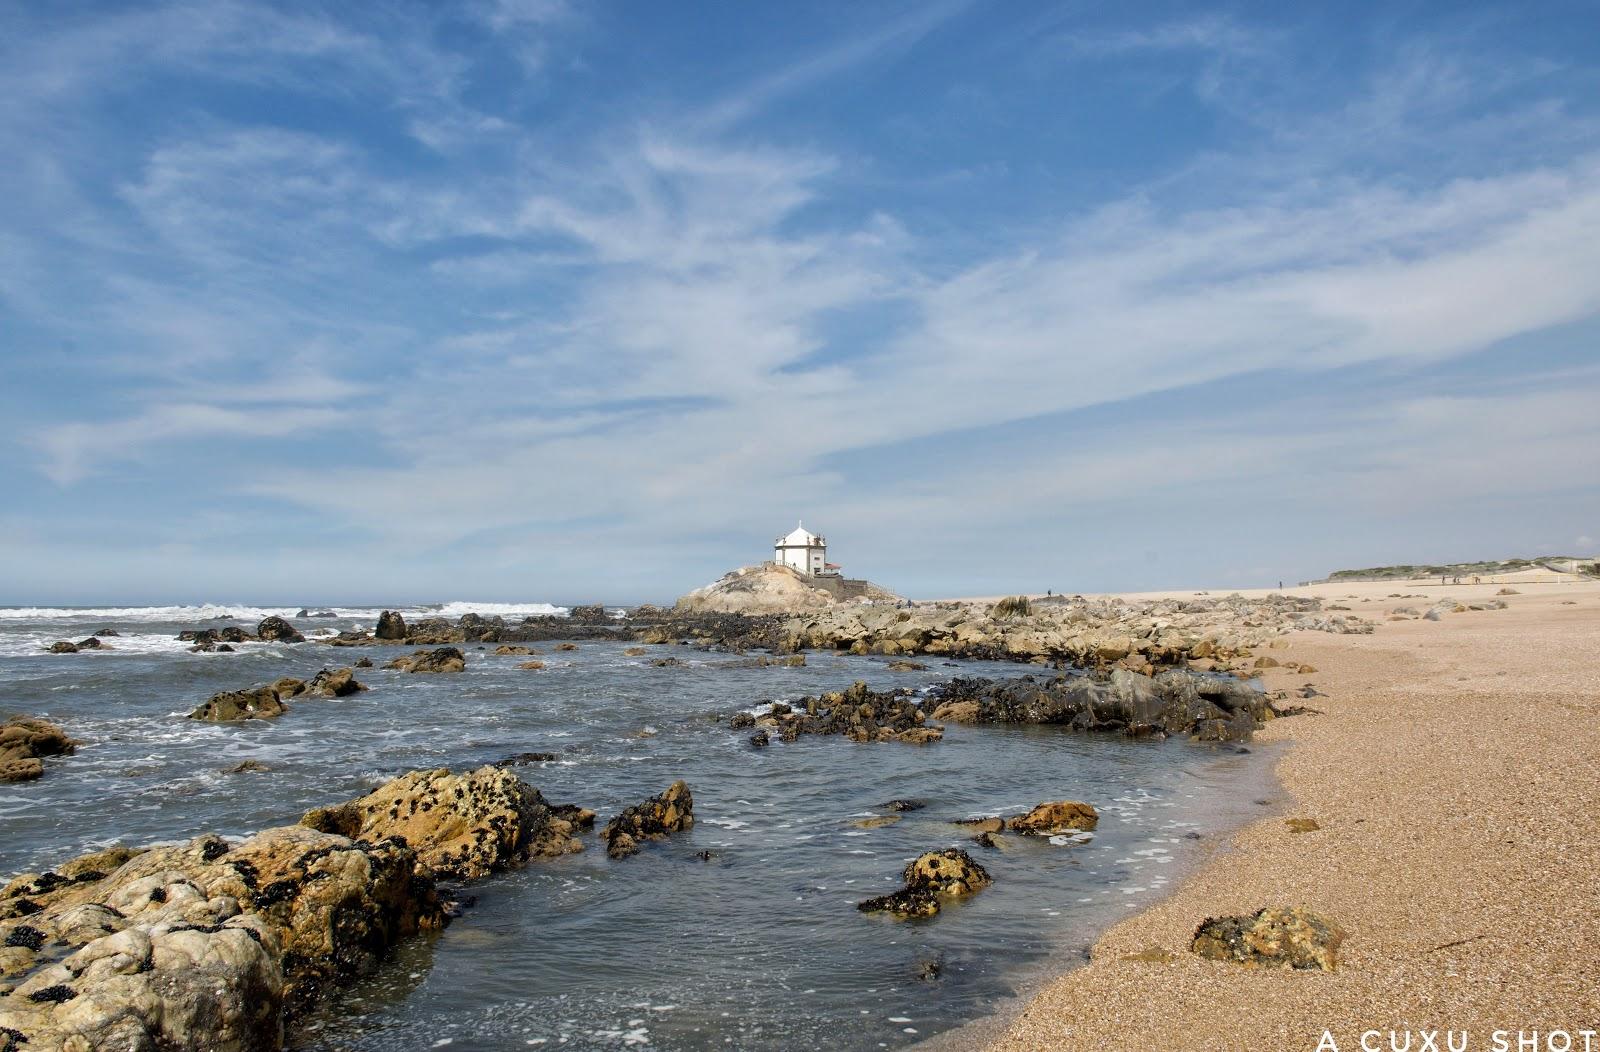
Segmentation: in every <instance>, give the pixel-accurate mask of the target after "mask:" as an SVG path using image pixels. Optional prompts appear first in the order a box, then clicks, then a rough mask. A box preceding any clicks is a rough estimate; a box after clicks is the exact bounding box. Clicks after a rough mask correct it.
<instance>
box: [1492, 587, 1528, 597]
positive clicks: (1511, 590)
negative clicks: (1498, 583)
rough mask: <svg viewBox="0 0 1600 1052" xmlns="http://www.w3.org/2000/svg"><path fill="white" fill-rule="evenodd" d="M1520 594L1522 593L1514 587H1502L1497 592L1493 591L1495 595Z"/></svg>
mask: <svg viewBox="0 0 1600 1052" xmlns="http://www.w3.org/2000/svg"><path fill="white" fill-rule="evenodd" d="M1521 594H1522V593H1521V592H1519V591H1517V590H1516V589H1515V588H1502V589H1500V590H1499V591H1498V592H1496V593H1495V595H1521Z"/></svg>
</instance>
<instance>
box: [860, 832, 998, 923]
mask: <svg viewBox="0 0 1600 1052" xmlns="http://www.w3.org/2000/svg"><path fill="white" fill-rule="evenodd" d="M901 876H902V877H903V878H904V880H905V887H903V888H901V889H900V890H899V891H895V892H892V893H890V894H888V895H883V896H880V897H878V898H875V899H867V900H866V901H865V902H861V903H858V904H857V906H856V908H857V909H859V910H861V911H862V912H867V913H871V912H884V913H892V914H894V915H895V916H896V917H932V916H933V915H934V914H936V913H938V912H939V910H940V908H941V906H942V904H943V900H945V899H950V898H959V897H963V896H966V895H971V894H973V893H975V892H977V891H980V890H982V889H983V888H986V887H988V886H989V885H990V884H992V883H993V880H992V879H991V878H990V876H989V873H988V871H987V870H985V869H984V868H983V867H982V866H980V865H978V863H977V862H975V861H973V859H972V856H971V855H968V854H967V853H966V852H965V851H962V850H961V849H960V848H954V847H951V848H945V849H944V850H943V851H929V852H927V853H926V854H923V855H918V856H917V858H916V859H915V860H914V861H912V862H909V863H907V864H906V868H905V869H904V870H903V871H902V873H901Z"/></svg>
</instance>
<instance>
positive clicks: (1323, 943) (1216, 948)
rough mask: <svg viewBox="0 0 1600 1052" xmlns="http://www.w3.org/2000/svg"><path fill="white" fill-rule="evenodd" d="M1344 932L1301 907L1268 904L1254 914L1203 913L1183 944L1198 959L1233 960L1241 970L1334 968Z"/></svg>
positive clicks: (1337, 961) (1332, 923) (1320, 916)
mask: <svg viewBox="0 0 1600 1052" xmlns="http://www.w3.org/2000/svg"><path fill="white" fill-rule="evenodd" d="M1344 938H1345V934H1344V930H1343V929H1342V928H1340V927H1339V925H1337V924H1335V923H1334V922H1333V921H1331V920H1329V919H1327V918H1326V917H1323V916H1322V915H1321V914H1318V913H1313V912H1312V911H1311V910H1308V909H1306V908H1305V907H1304V906H1274V907H1269V908H1267V909H1264V910H1261V911H1260V912H1259V913H1255V914H1245V915H1242V916H1234V917H1209V918H1207V919H1206V921H1205V922H1204V923H1203V924H1201V925H1200V927H1199V928H1198V929H1197V930H1196V931H1195V933H1194V940H1193V942H1192V943H1191V944H1190V946H1189V948H1190V949H1191V950H1193V951H1194V952H1195V953H1197V954H1199V955H1200V956H1202V957H1209V958H1211V959H1212V960H1216V961H1233V962H1235V963H1238V964H1242V965H1244V966H1245V967H1247V968H1300V969H1310V968H1320V969H1321V970H1322V971H1325V972H1331V971H1333V970H1334V969H1336V968H1338V966H1339V946H1340V945H1341V944H1342V943H1343V942H1344Z"/></svg>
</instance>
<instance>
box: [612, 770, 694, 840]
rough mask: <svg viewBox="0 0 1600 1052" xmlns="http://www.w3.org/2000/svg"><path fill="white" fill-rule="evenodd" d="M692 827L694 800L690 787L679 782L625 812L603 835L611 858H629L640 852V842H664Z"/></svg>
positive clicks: (681, 781) (614, 819)
mask: <svg viewBox="0 0 1600 1052" xmlns="http://www.w3.org/2000/svg"><path fill="white" fill-rule="evenodd" d="M693 825H694V796H693V794H691V793H690V792H689V786H688V785H687V784H686V783H684V781H683V780H682V779H679V780H678V781H676V782H673V783H672V784H671V785H670V786H668V787H667V791H666V792H664V793H662V794H660V795H659V796H652V797H651V798H650V799H648V800H646V801H644V802H643V803H640V804H634V805H633V806H632V807H628V808H624V809H623V811H622V813H621V814H619V815H617V817H615V818H613V819H612V820H611V821H609V822H607V823H606V827H605V829H603V830H602V831H601V833H600V835H601V836H602V837H603V838H604V839H605V842H606V854H608V855H610V856H611V857H612V858H627V857H628V856H629V855H631V854H633V853H634V852H636V851H638V850H639V841H641V840H661V839H664V838H665V837H666V836H667V835H668V834H670V833H677V832H681V831H683V830H685V829H688V828H690V827H691V826H693Z"/></svg>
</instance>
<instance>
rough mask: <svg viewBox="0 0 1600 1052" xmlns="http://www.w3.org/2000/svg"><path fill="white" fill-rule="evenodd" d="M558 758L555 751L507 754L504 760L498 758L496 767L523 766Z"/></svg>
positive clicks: (495, 763)
mask: <svg viewBox="0 0 1600 1052" xmlns="http://www.w3.org/2000/svg"><path fill="white" fill-rule="evenodd" d="M555 758H556V754H555V753H553V752H519V753H517V754H516V755H514V756H507V757H506V758H505V759H503V760H496V761H495V762H494V766H496V767H521V766H522V765H523V764H528V763H548V762H549V761H551V760H554V759H555Z"/></svg>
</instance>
